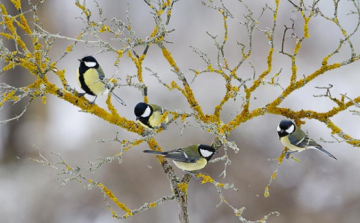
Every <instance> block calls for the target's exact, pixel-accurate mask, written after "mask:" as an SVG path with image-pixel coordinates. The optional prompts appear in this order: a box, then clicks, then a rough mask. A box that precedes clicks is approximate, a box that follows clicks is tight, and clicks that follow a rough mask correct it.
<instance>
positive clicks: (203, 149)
mask: <svg viewBox="0 0 360 223" xmlns="http://www.w3.org/2000/svg"><path fill="white" fill-rule="evenodd" d="M198 150H199V154H200V156H202V157H203V158H205V159H206V160H207V161H209V160H210V159H211V157H212V156H213V155H214V153H215V152H216V150H215V148H214V147H212V146H208V145H204V144H200V145H199V146H198Z"/></svg>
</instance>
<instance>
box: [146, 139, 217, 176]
mask: <svg viewBox="0 0 360 223" xmlns="http://www.w3.org/2000/svg"><path fill="white" fill-rule="evenodd" d="M144 153H152V154H156V155H160V156H164V157H165V158H169V159H172V160H173V161H174V163H175V165H176V166H177V167H179V168H180V169H182V170H185V171H195V170H200V169H202V168H204V167H205V166H206V164H207V162H208V161H209V160H210V159H211V157H212V156H213V155H214V153H216V150H215V149H214V147H212V146H208V145H204V144H197V145H192V146H189V147H186V148H179V149H174V150H171V151H168V152H159V151H153V150H144Z"/></svg>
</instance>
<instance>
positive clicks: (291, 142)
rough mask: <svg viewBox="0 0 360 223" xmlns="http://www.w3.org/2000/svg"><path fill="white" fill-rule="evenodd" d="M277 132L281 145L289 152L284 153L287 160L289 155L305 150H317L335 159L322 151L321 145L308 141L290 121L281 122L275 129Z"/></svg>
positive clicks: (311, 140) (303, 133)
mask: <svg viewBox="0 0 360 223" xmlns="http://www.w3.org/2000/svg"><path fill="white" fill-rule="evenodd" d="M277 132H278V135H279V139H280V141H281V143H282V144H283V145H284V146H286V147H287V148H289V149H290V150H291V151H290V152H289V151H288V152H286V154H285V155H286V158H289V156H290V154H291V153H295V152H301V151H304V150H306V149H317V150H320V151H321V152H324V153H326V154H327V155H328V156H330V157H332V158H334V159H336V157H335V156H333V155H332V154H331V153H329V152H328V151H326V150H325V149H323V148H322V146H321V145H319V144H317V143H316V142H315V141H314V140H313V139H310V138H309V137H308V136H307V135H306V134H305V132H303V131H302V130H301V129H300V128H299V127H297V126H296V125H295V123H294V122H292V121H291V120H282V121H281V122H280V124H279V125H278V127H277Z"/></svg>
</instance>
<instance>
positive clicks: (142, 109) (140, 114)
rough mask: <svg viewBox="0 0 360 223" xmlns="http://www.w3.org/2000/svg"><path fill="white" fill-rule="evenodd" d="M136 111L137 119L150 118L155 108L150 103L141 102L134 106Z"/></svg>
mask: <svg viewBox="0 0 360 223" xmlns="http://www.w3.org/2000/svg"><path fill="white" fill-rule="evenodd" d="M134 113H135V116H136V120H138V119H140V121H141V119H149V117H150V116H151V114H152V113H153V109H152V107H151V106H150V105H148V104H146V103H144V102H140V103H138V104H137V105H136V106H135V108H134Z"/></svg>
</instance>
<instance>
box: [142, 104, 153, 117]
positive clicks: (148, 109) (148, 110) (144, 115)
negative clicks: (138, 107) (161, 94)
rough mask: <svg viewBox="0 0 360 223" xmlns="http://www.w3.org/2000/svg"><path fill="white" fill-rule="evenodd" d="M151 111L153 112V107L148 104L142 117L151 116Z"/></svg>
mask: <svg viewBox="0 0 360 223" xmlns="http://www.w3.org/2000/svg"><path fill="white" fill-rule="evenodd" d="M150 113H151V109H150V107H149V106H148V107H147V108H146V109H145V111H144V113H143V114H142V115H141V117H143V118H146V117H149V116H150Z"/></svg>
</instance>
